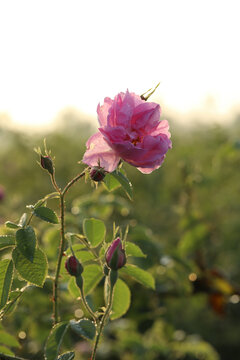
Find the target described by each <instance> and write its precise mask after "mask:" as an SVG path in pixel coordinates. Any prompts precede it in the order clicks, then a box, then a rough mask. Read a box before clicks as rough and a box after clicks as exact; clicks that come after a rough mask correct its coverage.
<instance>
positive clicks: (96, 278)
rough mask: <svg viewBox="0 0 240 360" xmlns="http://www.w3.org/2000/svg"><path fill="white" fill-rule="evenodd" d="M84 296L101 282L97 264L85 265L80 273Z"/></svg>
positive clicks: (100, 270) (100, 272)
mask: <svg viewBox="0 0 240 360" xmlns="http://www.w3.org/2000/svg"><path fill="white" fill-rule="evenodd" d="M82 277H83V290H84V294H85V295H87V294H89V293H90V292H91V291H92V290H93V289H94V288H95V287H96V286H97V285H98V283H99V282H100V281H101V280H102V278H103V272H102V268H101V266H99V265H97V264H92V265H86V266H85V267H84V271H83V273H82Z"/></svg>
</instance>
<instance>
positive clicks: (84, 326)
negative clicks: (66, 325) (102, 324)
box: [70, 319, 96, 340]
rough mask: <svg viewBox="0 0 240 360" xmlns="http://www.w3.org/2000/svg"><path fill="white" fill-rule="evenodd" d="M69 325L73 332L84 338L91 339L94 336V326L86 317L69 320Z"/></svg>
mask: <svg viewBox="0 0 240 360" xmlns="http://www.w3.org/2000/svg"><path fill="white" fill-rule="evenodd" d="M70 326H71V328H72V330H73V331H74V332H76V333H77V334H78V335H80V336H83V337H84V338H86V339H89V340H93V339H94V338H95V335H96V327H95V325H94V323H93V322H92V321H90V320H88V319H81V320H79V321H75V320H70Z"/></svg>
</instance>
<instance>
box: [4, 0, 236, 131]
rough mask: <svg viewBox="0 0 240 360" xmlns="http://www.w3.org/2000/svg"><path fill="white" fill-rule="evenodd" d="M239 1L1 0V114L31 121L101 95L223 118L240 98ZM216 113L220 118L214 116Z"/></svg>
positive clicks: (90, 110) (91, 109) (44, 120)
mask: <svg viewBox="0 0 240 360" xmlns="http://www.w3.org/2000/svg"><path fill="white" fill-rule="evenodd" d="M239 10H240V6H239V5H238V2H237V1H233V0H232V1H225V0H223V1H216V0H212V1H201V2H193V1H181V2H179V1H168V2H164V1H158V0H155V1H154V0H149V1H148V2H146V1H142V0H138V1H136V0H132V1H129V0H128V1H126V0H123V1H122V2H121V3H119V2H115V1H109V0H102V1H96V0H92V1H88V2H83V1H75V0H69V1H67V2H66V1H59V0H58V1H57V0H51V1H46V0H42V1H38V0H36V1H32V0H21V1H17V0H8V1H1V0H0V52H1V60H0V116H1V115H2V116H3V114H8V115H9V116H10V118H11V119H12V120H13V122H14V123H16V124H22V125H29V126H31V127H34V126H41V125H46V124H48V123H49V122H51V121H53V120H54V119H55V118H56V116H57V115H58V113H59V112H60V111H61V110H63V109H64V108H67V107H68V108H71V107H72V108H76V109H77V110H79V111H80V112H83V113H85V114H89V115H90V116H94V117H95V118H96V107H97V104H98V103H99V102H101V103H102V102H103V99H104V97H106V96H109V97H113V96H114V95H116V94H117V93H118V92H120V91H125V90H126V89H127V88H128V89H129V90H130V91H133V92H135V93H138V94H141V93H142V92H144V91H146V90H148V89H149V88H150V87H154V86H155V85H156V84H157V83H158V82H159V81H160V82H161V85H160V87H159V88H158V90H157V92H156V94H155V95H154V96H153V97H152V98H151V100H152V101H159V102H160V104H161V106H162V107H163V112H164V113H166V111H173V112H174V114H177V116H178V117H180V118H181V117H182V118H184V116H187V114H190V113H193V112H195V113H200V114H201V113H202V114H204V113H206V114H210V115H212V116H213V117H215V118H216V117H218V118H219V119H220V118H221V117H224V116H226V115H228V114H229V113H230V112H232V111H233V110H234V109H236V110H237V109H238V106H239V104H240V71H239V64H240V52H239V49H238V48H239V38H238V37H239V33H240V31H239V30H240V25H239V20H238V15H239ZM215 120H216V119H215Z"/></svg>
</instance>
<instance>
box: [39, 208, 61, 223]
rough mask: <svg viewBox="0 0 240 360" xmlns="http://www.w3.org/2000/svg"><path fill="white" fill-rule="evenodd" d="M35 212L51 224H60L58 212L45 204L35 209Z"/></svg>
mask: <svg viewBox="0 0 240 360" xmlns="http://www.w3.org/2000/svg"><path fill="white" fill-rule="evenodd" d="M33 214H34V215H35V216H37V217H39V218H40V219H41V220H44V221H47V222H49V223H51V224H58V217H57V215H56V213H55V212H54V211H53V210H52V209H49V208H47V207H45V206H40V207H37V208H35V209H34V211H33Z"/></svg>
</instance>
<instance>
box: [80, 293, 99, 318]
mask: <svg viewBox="0 0 240 360" xmlns="http://www.w3.org/2000/svg"><path fill="white" fill-rule="evenodd" d="M80 293H81V298H82V302H83V305H84V306H85V308H86V310H87V311H88V312H89V314H90V315H91V317H92V318H93V320H94V321H95V323H98V317H97V316H96V315H95V313H94V312H93V311H92V309H91V308H90V306H89V305H88V303H87V301H86V298H85V295H84V291H83V286H81V287H80Z"/></svg>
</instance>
